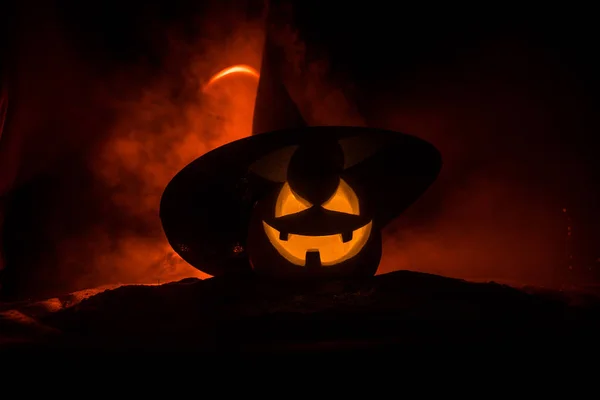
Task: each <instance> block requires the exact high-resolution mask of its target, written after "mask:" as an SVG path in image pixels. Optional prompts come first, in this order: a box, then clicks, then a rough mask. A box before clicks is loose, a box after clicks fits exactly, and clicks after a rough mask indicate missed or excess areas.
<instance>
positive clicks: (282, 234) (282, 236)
mask: <svg viewBox="0 0 600 400" xmlns="http://www.w3.org/2000/svg"><path fill="white" fill-rule="evenodd" d="M289 238H290V234H289V233H287V232H279V240H284V241H287V240H288V239H289Z"/></svg>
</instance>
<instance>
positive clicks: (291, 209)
mask: <svg viewBox="0 0 600 400" xmlns="http://www.w3.org/2000/svg"><path fill="white" fill-rule="evenodd" d="M310 207H311V204H310V203H309V202H308V201H306V200H304V199H303V198H301V197H300V196H298V195H297V194H296V193H294V191H293V190H292V188H291V187H290V185H289V184H288V183H287V182H286V183H284V184H283V187H282V188H281V191H280V192H279V196H278V197H277V203H276V204H275V218H279V217H283V216H285V215H290V214H296V213H299V212H301V211H304V210H306V209H308V208H310Z"/></svg>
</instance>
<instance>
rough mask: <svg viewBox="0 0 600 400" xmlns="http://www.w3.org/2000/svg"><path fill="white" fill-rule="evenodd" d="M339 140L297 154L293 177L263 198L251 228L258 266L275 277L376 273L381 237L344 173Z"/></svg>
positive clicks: (306, 147) (252, 253)
mask: <svg viewBox="0 0 600 400" xmlns="http://www.w3.org/2000/svg"><path fill="white" fill-rule="evenodd" d="M343 164H344V157H343V152H342V149H341V147H340V146H339V144H338V143H337V142H330V143H327V142H325V141H323V140H321V141H320V142H319V143H310V144H307V145H304V146H301V147H300V148H298V149H297V150H296V151H295V152H294V154H293V155H292V157H291V160H290V163H289V167H288V171H287V180H286V181H285V182H283V183H282V184H279V185H278V186H276V188H275V189H274V190H273V191H271V192H270V193H269V194H268V195H267V196H265V198H264V199H260V200H258V201H257V203H256V205H255V207H254V210H253V213H252V219H251V222H250V227H249V232H248V251H249V256H250V262H251V265H252V268H253V269H254V271H256V272H257V273H259V274H263V275H269V276H273V277H279V278H281V277H293V278H298V277H306V278H310V277H320V276H338V275H339V276H349V275H350V276H353V275H372V274H374V273H375V271H376V270H377V265H378V264H379V260H380V258H381V239H380V235H379V232H378V230H377V229H374V227H373V219H372V216H371V213H370V212H369V205H368V202H367V201H365V200H362V199H361V197H360V194H359V193H360V190H359V191H358V193H357V191H356V190H354V189H353V187H352V186H353V185H351V184H350V183H349V182H348V181H347V180H346V179H344V178H343V176H342V175H343Z"/></svg>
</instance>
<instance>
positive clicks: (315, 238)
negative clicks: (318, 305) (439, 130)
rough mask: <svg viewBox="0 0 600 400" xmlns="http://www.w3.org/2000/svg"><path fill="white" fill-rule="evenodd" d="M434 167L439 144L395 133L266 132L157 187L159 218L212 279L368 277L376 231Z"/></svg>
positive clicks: (378, 247)
mask: <svg viewBox="0 0 600 400" xmlns="http://www.w3.org/2000/svg"><path fill="white" fill-rule="evenodd" d="M440 168H441V157H440V154H439V152H438V151H437V149H436V148H435V147H433V146H432V145H431V144H429V143H427V142H425V141H423V140H421V139H417V138H415V137H413V136H409V135H405V134H401V133H397V132H390V131H384V130H378V129H370V128H354V127H312V128H298V129H289V130H283V131H276V132H271V133H262V134H258V135H254V136H251V137H248V138H244V139H240V140H237V141H235V142H232V143H229V144H226V145H224V146H221V147H219V148H217V149H215V150H213V151H211V152H209V153H207V154H205V155H203V156H202V157H200V158H198V159H196V160H195V161H193V162H192V163H191V164H189V165H188V166H186V167H185V168H184V169H183V170H181V171H180V172H179V173H178V174H177V175H176V176H175V177H174V178H173V179H172V180H171V182H169V184H168V185H167V187H166V189H165V191H164V193H163V196H162V199H161V205H160V218H161V221H162V226H163V230H164V232H165V234H166V237H167V240H168V241H169V243H170V244H171V246H172V247H173V249H174V250H175V252H177V253H178V254H179V255H180V256H181V257H182V258H183V259H184V260H185V261H187V262H188V263H189V264H191V265H192V266H194V267H196V268H198V269H199V270H201V271H203V272H205V273H208V274H210V275H213V276H219V275H228V274H232V275H239V274H243V273H256V274H259V275H261V276H266V277H271V278H286V279H287V278H292V279H301V278H311V279H312V278H321V277H357V276H368V275H373V274H374V273H375V272H376V270H377V267H378V264H379V260H380V258H381V254H382V240H381V233H380V232H381V229H383V228H384V227H385V226H386V225H387V224H388V223H389V222H390V221H392V220H393V219H395V218H396V217H397V216H398V215H399V214H400V213H401V212H402V211H403V210H405V209H406V208H407V207H408V206H410V205H411V204H412V203H413V202H414V201H415V200H416V199H417V198H418V197H419V196H420V195H421V194H422V193H423V192H425V190H426V189H427V188H428V187H429V185H430V184H431V183H432V182H433V181H434V180H435V178H436V177H437V175H438V173H439V171H440Z"/></svg>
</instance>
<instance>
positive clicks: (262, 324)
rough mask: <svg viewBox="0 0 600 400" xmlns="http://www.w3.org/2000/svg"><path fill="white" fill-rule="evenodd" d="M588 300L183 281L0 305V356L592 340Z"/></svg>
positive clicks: (408, 284)
mask: <svg viewBox="0 0 600 400" xmlns="http://www.w3.org/2000/svg"><path fill="white" fill-rule="evenodd" d="M598 299H599V298H598V297H596V296H595V295H592V294H582V293H566V292H556V291H549V290H544V291H542V290H538V289H533V288H529V289H527V290H524V289H515V288H512V287H509V286H505V285H500V284H496V283H472V282H466V281H462V280H458V279H451V278H444V277H440V276H435V275H428V274H422V273H415V272H409V271H398V272H393V273H389V274H384V275H379V276H375V277H373V278H372V279H370V280H366V281H360V282H352V281H334V282H325V283H320V284H313V285H284V284H281V283H275V282H267V281H261V280H258V279H256V278H252V277H247V278H243V279H238V280H232V279H216V278H212V279H207V280H197V279H186V280H183V281H180V282H175V283H169V284H164V285H153V286H141V285H134V286H121V287H108V288H98V289H95V290H92V291H83V292H78V293H75V294H72V295H69V296H65V297H64V298H58V299H50V300H47V301H44V302H35V303H20V304H12V305H4V306H1V307H0V349H4V350H5V351H11V350H13V351H24V350H35V351H40V350H42V349H51V350H59V351H68V350H76V351H81V350H86V349H88V350H127V351H132V350H141V351H146V350H152V351H157V350H162V351H178V350H182V351H212V350H225V351H285V352H289V351H301V352H306V351H325V350H348V349H350V350H353V349H364V348H367V349H373V348H381V349H386V351H387V350H388V349H395V348H398V347H400V348H405V347H406V346H411V347H413V348H414V347H419V346H428V347H431V346H437V345H441V346H456V345H460V346H464V345H470V344H480V345H487V344H494V345H497V344H499V343H507V344H517V343H522V344H528V345H535V344H539V343H541V342H546V341H548V340H552V341H554V343H570V342H572V341H573V340H576V341H577V343H580V344H581V343H586V345H590V346H591V345H594V344H595V342H596V339H595V338H596V337H598V335H597V334H598V333H600V329H599V325H600V324H598V321H599V319H598V316H600V313H598V311H600V301H599V300H598Z"/></svg>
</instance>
